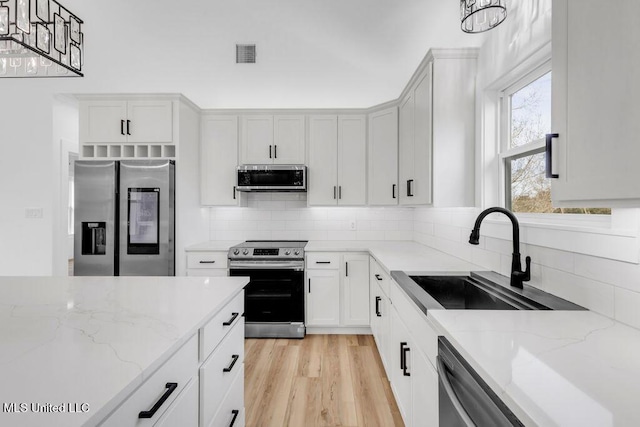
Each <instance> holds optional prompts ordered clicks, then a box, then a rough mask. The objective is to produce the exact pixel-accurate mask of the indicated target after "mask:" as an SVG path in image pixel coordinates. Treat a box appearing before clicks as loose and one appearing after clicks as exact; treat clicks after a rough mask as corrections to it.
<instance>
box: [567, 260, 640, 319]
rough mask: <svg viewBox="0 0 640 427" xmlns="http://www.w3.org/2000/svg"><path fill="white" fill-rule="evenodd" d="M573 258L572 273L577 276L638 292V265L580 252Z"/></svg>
mask: <svg viewBox="0 0 640 427" xmlns="http://www.w3.org/2000/svg"><path fill="white" fill-rule="evenodd" d="M574 259H575V267H574V273H575V274H577V275H578V276H583V277H590V278H593V279H595V280H600V281H605V282H608V283H611V284H613V285H616V286H619V287H621V288H626V289H629V290H631V291H635V292H640V265H638V264H632V263H627V262H621V261H613V260H610V259H605V258H598V257H593V256H589V255H582V254H575V255H574ZM638 309H639V311H640V307H638Z"/></svg>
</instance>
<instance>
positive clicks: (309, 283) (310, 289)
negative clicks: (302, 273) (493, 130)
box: [309, 277, 311, 293]
mask: <svg viewBox="0 0 640 427" xmlns="http://www.w3.org/2000/svg"><path fill="white" fill-rule="evenodd" d="M309 293H311V277H309Z"/></svg>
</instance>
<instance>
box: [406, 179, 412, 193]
mask: <svg viewBox="0 0 640 427" xmlns="http://www.w3.org/2000/svg"><path fill="white" fill-rule="evenodd" d="M407 197H413V180H412V179H408V180H407Z"/></svg>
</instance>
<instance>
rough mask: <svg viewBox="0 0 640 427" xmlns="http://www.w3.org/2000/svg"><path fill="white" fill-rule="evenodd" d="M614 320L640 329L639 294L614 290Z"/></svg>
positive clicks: (619, 289) (618, 289)
mask: <svg viewBox="0 0 640 427" xmlns="http://www.w3.org/2000/svg"><path fill="white" fill-rule="evenodd" d="M614 298H615V319H616V320H617V321H619V322H623V323H626V324H627V325H629V326H633V327H634V328H639V329H640V310H639V309H638V308H639V307H640V293H638V292H632V291H629V290H626V289H621V288H616V289H615V294H614Z"/></svg>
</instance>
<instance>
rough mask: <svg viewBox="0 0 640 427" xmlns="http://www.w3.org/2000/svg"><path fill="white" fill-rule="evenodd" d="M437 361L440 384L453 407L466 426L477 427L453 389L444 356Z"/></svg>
mask: <svg viewBox="0 0 640 427" xmlns="http://www.w3.org/2000/svg"><path fill="white" fill-rule="evenodd" d="M436 363H437V365H438V366H437V368H438V380H439V381H440V384H442V387H443V388H444V391H445V393H446V394H447V397H448V398H449V400H450V401H451V404H452V405H453V408H454V409H455V411H456V413H457V415H458V416H459V417H460V421H462V422H463V423H464V425H465V426H466V427H475V423H474V422H473V420H471V417H470V416H469V414H468V413H467V410H466V409H464V406H462V403H461V402H460V399H458V396H457V395H456V392H455V391H454V390H453V386H452V385H451V382H450V381H449V376H448V374H447V367H446V366H445V364H444V362H442V358H441V357H440V356H438V357H437V358H436Z"/></svg>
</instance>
